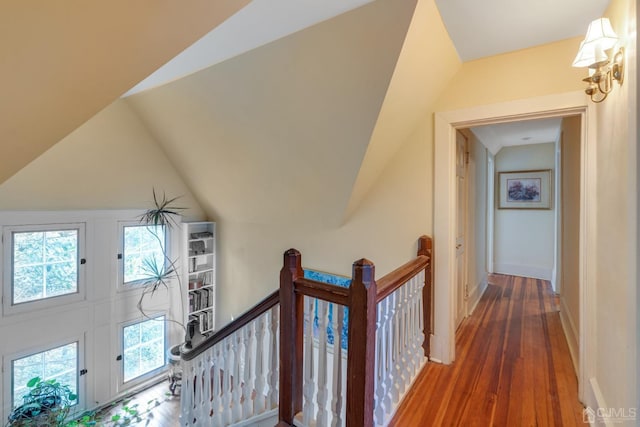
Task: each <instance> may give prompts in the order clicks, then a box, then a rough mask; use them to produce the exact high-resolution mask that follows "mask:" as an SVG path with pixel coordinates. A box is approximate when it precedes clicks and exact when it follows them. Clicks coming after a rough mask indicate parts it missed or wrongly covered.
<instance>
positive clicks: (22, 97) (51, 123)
mask: <svg viewBox="0 0 640 427" xmlns="http://www.w3.org/2000/svg"><path fill="white" fill-rule="evenodd" d="M248 2H249V0H215V1H212V0H193V1H189V2H176V1H173V0H138V1H134V2H132V1H130V0H113V1H108V2H100V1H85V0H68V1H63V2H60V1H40V0H9V1H3V2H1V4H0V52H2V54H1V55H0V81H1V83H0V84H1V85H2V86H1V87H0V93H1V94H2V95H1V96H0V117H1V119H0V152H2V153H3V154H2V156H0V183H2V182H4V181H6V179H7V178H9V177H10V176H12V175H13V174H15V173H16V172H17V171H18V170H20V169H21V168H23V167H24V166H25V165H27V164H28V163H29V162H31V161H32V160H33V159H35V158H36V157H38V156H39V155H40V154H42V153H43V152H44V151H45V150H47V149H48V148H50V147H51V146H52V145H54V144H56V143H58V142H59V141H60V140H61V139H62V138H64V137H65V136H66V135H68V134H69V133H70V132H71V131H73V130H74V129H76V128H77V127H79V126H80V125H81V124H82V123H84V122H85V121H87V120H88V119H90V118H91V117H92V116H94V115H95V114H96V113H98V112H99V111H100V110H102V109H103V108H105V107H106V106H107V105H109V104H111V103H112V102H113V101H114V100H116V99H118V98H119V97H120V96H121V95H122V94H123V93H125V92H126V91H127V90H128V89H129V88H131V87H132V86H133V85H135V84H136V83H137V82H139V81H140V80H141V79H143V78H144V77H146V76H148V75H149V74H150V73H151V72H152V71H153V70H155V69H157V68H158V67H159V66H160V65H162V64H163V63H165V62H167V61H168V60H169V59H171V58H172V57H174V56H175V55H176V54H178V53H179V52H180V51H182V50H183V49H185V48H186V47H187V46H189V45H190V44H192V43H193V42H194V41H196V40H197V39H199V38H200V37H202V36H203V35H204V34H206V33H207V32H209V31H210V30H211V29H212V28H215V27H216V26H217V25H219V24H220V23H221V22H223V21H224V20H226V19H227V18H228V17H229V16H231V15H232V14H234V13H235V12H237V11H238V10H239V9H241V8H242V7H244V6H245V5H246V4H247V3H248Z"/></svg>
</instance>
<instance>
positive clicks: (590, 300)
mask: <svg viewBox="0 0 640 427" xmlns="http://www.w3.org/2000/svg"><path fill="white" fill-rule="evenodd" d="M594 114H595V112H594V110H593V106H592V105H591V104H589V103H588V100H587V98H586V96H585V94H584V93H583V92H581V91H578V92H568V93H563V94H555V95H548V96H542V97H535V98H528V99H521V100H516V101H509V102H503V103H498V104H491V105H485V106H478V107H471V108H466V109H460V110H455V111H446V112H436V113H435V140H434V194H433V197H434V204H433V206H434V213H433V220H434V241H435V245H434V246H435V248H434V249H435V253H434V269H435V274H434V287H435V298H434V307H435V313H434V320H435V321H434V334H433V337H432V352H433V358H434V359H436V360H439V361H441V362H443V363H445V364H448V363H451V362H453V361H454V360H455V319H454V318H455V312H454V310H455V294H454V290H453V287H452V286H449V284H450V283H454V282H453V280H454V279H455V271H454V268H455V223H454V221H453V220H452V218H455V208H456V201H455V131H456V129H460V128H467V127H472V126H479V125H486V124H494V123H504V122H513V121H518V120H524V119H538V118H549V117H559V116H567V115H580V116H581V121H582V130H583V132H582V136H581V145H582V153H581V170H580V189H581V192H582V196H583V197H582V198H581V213H580V246H579V259H580V331H579V335H580V336H579V342H580V351H579V371H580V375H579V377H578V380H579V381H578V383H579V396H580V398H581V399H582V398H583V396H584V388H585V386H586V385H588V379H589V378H590V377H591V376H593V372H594V366H593V365H594V361H593V356H592V355H593V354H595V351H594V349H595V345H594V344H595V343H594V342H593V341H594V338H593V337H594V332H595V324H594V319H593V316H589V315H587V314H588V313H593V312H594V309H595V298H594V296H595V262H593V261H595V259H596V257H595V237H596V233H595V225H596V221H595V220H596V209H595V197H593V196H594V195H595V194H596V192H595V190H596V179H595V171H596V168H595V165H596V160H595V156H596V146H595V138H596V132H595V126H596V124H595V120H593V119H591V118H592V116H593V115H594Z"/></svg>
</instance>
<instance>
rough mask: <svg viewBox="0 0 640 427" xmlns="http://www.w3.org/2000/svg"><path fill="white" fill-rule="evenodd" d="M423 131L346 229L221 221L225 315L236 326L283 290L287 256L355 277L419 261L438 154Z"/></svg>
mask: <svg viewBox="0 0 640 427" xmlns="http://www.w3.org/2000/svg"><path fill="white" fill-rule="evenodd" d="M432 132H433V131H432V127H431V125H430V124H427V123H425V124H423V125H421V126H420V127H419V128H418V129H416V131H415V132H414V133H413V135H411V137H410V138H409V139H408V140H407V141H405V143H404V144H403V145H402V148H401V150H400V151H399V152H398V153H397V154H396V155H395V156H394V157H393V158H392V159H391V161H390V162H389V165H388V166H387V167H386V168H385V169H384V171H383V172H382V174H381V176H380V178H379V179H378V181H377V182H376V183H375V185H374V191H371V192H369V193H368V195H367V196H366V197H365V198H364V199H363V201H362V203H361V205H360V207H359V209H357V210H356V211H355V212H354V213H353V215H352V216H351V217H350V219H349V221H348V222H347V223H345V224H344V225H342V226H340V227H338V228H316V227H302V226H296V225H292V226H286V225H277V224H258V223H246V222H234V221H233V219H229V220H227V219H222V220H219V221H218V235H219V239H220V242H221V246H220V247H222V248H224V250H223V251H220V253H219V257H220V258H219V265H220V270H219V276H218V280H219V281H220V283H221V284H222V286H220V287H219V288H218V298H219V301H218V310H217V312H216V316H217V319H218V321H219V324H220V325H224V324H226V323H228V322H229V321H230V319H231V316H237V315H239V314H241V313H242V312H244V311H245V310H246V309H247V308H248V307H250V306H251V305H253V304H255V303H256V302H257V301H258V300H259V297H261V296H265V295H267V294H268V293H270V292H272V291H273V290H275V289H276V288H277V287H278V286H279V284H278V277H279V270H280V268H281V267H282V254H283V253H284V251H285V250H287V249H289V248H290V247H295V248H296V249H298V250H300V251H301V252H302V263H303V267H307V268H313V269H318V270H321V271H327V272H331V273H337V274H344V275H348V276H350V275H351V264H352V263H353V262H354V261H356V260H357V259H360V258H363V257H365V258H368V259H370V260H371V261H373V262H374V263H375V265H376V277H382V275H384V274H386V273H388V272H389V271H391V270H392V269H394V268H396V267H398V266H400V265H401V264H403V263H404V262H406V261H408V260H410V259H411V258H413V257H415V255H416V250H417V238H418V237H419V236H420V235H422V234H429V235H430V234H431V232H432V228H431V227H432V201H431V198H430V197H429V194H430V193H431V186H432V182H433V181H432V172H431V169H430V167H429V165H430V164H431V163H432V161H433V158H432V153H431V150H430V149H429V146H428V145H427V144H426V143H425V141H427V140H428V138H429V137H430V135H431V133H432Z"/></svg>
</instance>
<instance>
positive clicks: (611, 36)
mask: <svg viewBox="0 0 640 427" xmlns="http://www.w3.org/2000/svg"><path fill="white" fill-rule="evenodd" d="M617 41H618V36H617V35H616V33H615V32H614V31H613V28H611V22H609V18H599V19H596V20H595V21H593V22H591V24H589V28H588V29H587V36H586V37H585V39H584V40H583V41H582V43H580V50H578V55H577V56H576V58H575V59H574V61H573V66H574V67H592V68H597V66H598V64H601V63H603V62H606V61H607V60H608V59H609V58H608V57H607V55H606V54H605V53H604V51H605V50H607V49H611V48H612V47H613V46H614V45H615V44H616V42H617Z"/></svg>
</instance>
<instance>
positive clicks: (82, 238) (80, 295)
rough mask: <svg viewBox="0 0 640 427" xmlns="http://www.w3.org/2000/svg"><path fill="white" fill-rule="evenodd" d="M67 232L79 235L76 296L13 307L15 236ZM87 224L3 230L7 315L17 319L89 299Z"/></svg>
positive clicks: (24, 226) (4, 294)
mask: <svg viewBox="0 0 640 427" xmlns="http://www.w3.org/2000/svg"><path fill="white" fill-rule="evenodd" d="M64 230H77V231H78V253H77V272H78V282H77V290H76V291H75V292H72V293H68V294H64V295H56V296H51V297H45V298H40V299H36V300H32V301H25V302H20V303H16V304H14V303H13V294H14V293H13V291H14V286H13V269H14V257H13V246H14V243H13V235H14V233H27V232H47V231H64ZM86 238H87V235H86V223H85V222H71V223H49V224H47V223H44V224H43V223H40V224H27V225H7V226H4V227H2V241H3V245H2V246H3V251H4V254H3V258H4V262H3V270H4V274H3V279H4V280H3V282H4V283H3V298H2V302H3V303H2V305H3V309H4V313H3V314H4V315H13V314H19V313H25V312H30V311H35V310H44V309H48V308H51V307H58V306H62V305H68V304H72V303H76V302H79V301H84V300H85V299H86V283H85V277H86V268H85V267H86Z"/></svg>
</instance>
